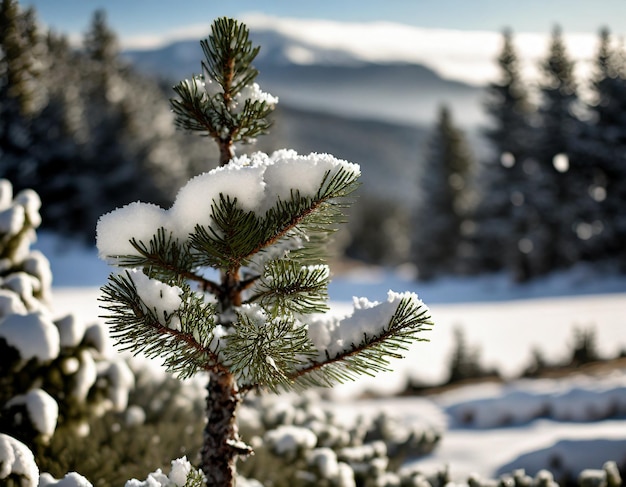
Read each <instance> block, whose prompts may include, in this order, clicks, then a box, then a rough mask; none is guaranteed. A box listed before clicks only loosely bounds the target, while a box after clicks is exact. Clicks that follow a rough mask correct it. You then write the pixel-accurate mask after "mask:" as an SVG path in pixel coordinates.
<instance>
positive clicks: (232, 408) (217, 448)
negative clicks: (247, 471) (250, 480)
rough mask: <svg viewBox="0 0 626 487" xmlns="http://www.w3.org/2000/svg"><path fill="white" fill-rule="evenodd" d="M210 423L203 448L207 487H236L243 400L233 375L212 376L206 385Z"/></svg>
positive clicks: (216, 374)
mask: <svg viewBox="0 0 626 487" xmlns="http://www.w3.org/2000/svg"><path fill="white" fill-rule="evenodd" d="M207 391H208V397H207V407H206V414H207V424H206V426H205V428H204V444H203V446H202V464H201V468H202V472H203V473H204V475H206V478H207V486H208V487H232V486H234V485H235V460H236V457H237V455H238V454H240V453H241V451H240V450H238V449H237V444H236V442H237V441H238V438H239V436H238V434H237V424H236V414H237V407H238V406H239V402H240V401H241V399H240V397H239V393H238V391H237V384H236V383H235V379H234V377H233V375H232V374H229V373H215V372H213V373H211V374H210V377H209V384H208V385H207Z"/></svg>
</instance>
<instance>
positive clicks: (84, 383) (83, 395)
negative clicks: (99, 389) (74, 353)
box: [71, 350, 98, 401]
mask: <svg viewBox="0 0 626 487" xmlns="http://www.w3.org/2000/svg"><path fill="white" fill-rule="evenodd" d="M78 362H79V366H78V368H77V370H76V373H75V374H74V375H73V376H72V379H73V380H74V386H73V388H72V391H71V394H72V396H73V397H75V398H76V399H78V400H79V401H84V400H85V399H87V395H88V394H89V390H90V389H91V387H92V386H93V385H94V384H95V383H96V380H97V379H98V369H97V366H96V362H95V360H94V359H93V355H92V354H91V353H89V352H88V351H87V350H81V351H80V353H79V355H78Z"/></svg>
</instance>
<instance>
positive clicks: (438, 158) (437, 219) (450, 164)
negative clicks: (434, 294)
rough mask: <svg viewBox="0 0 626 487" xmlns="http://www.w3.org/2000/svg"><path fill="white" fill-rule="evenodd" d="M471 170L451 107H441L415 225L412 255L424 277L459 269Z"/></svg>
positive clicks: (422, 178)
mask: <svg viewBox="0 0 626 487" xmlns="http://www.w3.org/2000/svg"><path fill="white" fill-rule="evenodd" d="M472 169H473V157H472V155H471V153H470V150H469V147H468V144H467V140H466V138H465V134H464V133H463V132H462V131H461V130H460V129H459V128H458V127H456V126H455V124H454V121H453V120H452V115H451V113H450V110H449V108H448V107H446V106H443V107H441V109H440V111H439V117H438V121H437V125H436V127H435V129H434V131H433V135H432V138H431V139H430V141H429V146H428V155H427V157H426V161H425V166H424V168H423V171H422V175H421V181H420V182H421V184H420V191H419V193H420V195H422V196H421V202H420V207H419V211H417V215H416V222H415V223H416V224H415V228H416V234H415V236H414V255H415V262H416V264H417V268H418V273H419V277H420V278H422V279H428V278H432V277H434V276H435V275H436V274H442V273H454V272H455V271H458V270H460V260H461V256H462V245H463V241H464V236H463V222H464V221H465V219H466V217H467V216H468V215H469V206H470V203H471V196H470V184H469V181H470V174H471V171H472ZM425 229H428V230H425Z"/></svg>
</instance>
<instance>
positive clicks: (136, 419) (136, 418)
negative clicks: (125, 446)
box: [124, 404, 146, 426]
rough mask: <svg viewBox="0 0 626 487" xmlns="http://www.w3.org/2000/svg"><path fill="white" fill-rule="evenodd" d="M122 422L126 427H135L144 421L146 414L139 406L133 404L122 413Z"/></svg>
mask: <svg viewBox="0 0 626 487" xmlns="http://www.w3.org/2000/svg"><path fill="white" fill-rule="evenodd" d="M124 421H125V422H126V425H128V426H136V425H140V424H143V423H144V422H145V421H146V412H145V411H144V410H143V409H142V408H141V407H139V406H137V405H135V404H133V405H132V406H130V407H129V408H128V409H126V412H125V413H124Z"/></svg>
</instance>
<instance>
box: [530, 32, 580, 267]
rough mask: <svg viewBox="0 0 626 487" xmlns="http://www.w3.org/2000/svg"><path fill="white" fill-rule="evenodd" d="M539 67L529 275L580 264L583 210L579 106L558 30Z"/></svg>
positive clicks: (532, 170) (532, 171) (575, 88)
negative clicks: (579, 229) (578, 225)
mask: <svg viewBox="0 0 626 487" xmlns="http://www.w3.org/2000/svg"><path fill="white" fill-rule="evenodd" d="M541 68H542V72H543V79H542V83H541V86H540V95H541V102H540V106H539V112H538V115H539V118H538V120H539V125H540V132H539V136H538V137H537V139H536V144H534V148H535V151H534V155H535V161H536V164H534V165H532V166H530V167H529V171H528V174H529V178H531V179H532V181H533V192H532V195H531V196H532V199H531V201H530V202H529V203H530V206H531V208H532V209H533V211H534V213H533V216H534V219H533V220H532V221H531V222H530V223H531V228H530V229H529V233H528V247H529V248H528V250H529V258H530V261H531V267H532V268H531V272H532V274H533V275H540V274H545V273H547V272H550V271H551V270H554V269H557V268H562V267H568V266H570V265H572V264H573V263H574V262H576V261H578V259H579V257H580V245H579V244H580V242H579V238H578V236H577V234H576V230H575V228H576V223H577V221H578V220H579V218H580V216H579V212H580V211H581V208H582V207H581V202H580V195H581V194H585V192H586V190H587V188H586V186H587V185H586V183H585V175H584V161H583V160H582V157H581V155H580V154H579V152H578V150H577V147H576V140H577V138H578V137H579V136H580V134H581V129H582V123H581V121H580V120H579V119H578V117H577V115H576V112H577V109H580V107H581V104H580V100H579V99H578V95H577V86H576V80H575V77H574V62H573V61H572V60H571V59H570V57H569V55H568V53H567V49H566V47H565V43H564V40H563V36H562V33H561V30H560V28H558V27H555V29H554V30H553V33H552V41H551V44H550V48H549V52H548V55H547V57H546V58H545V60H544V61H543V62H542V64H541Z"/></svg>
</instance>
